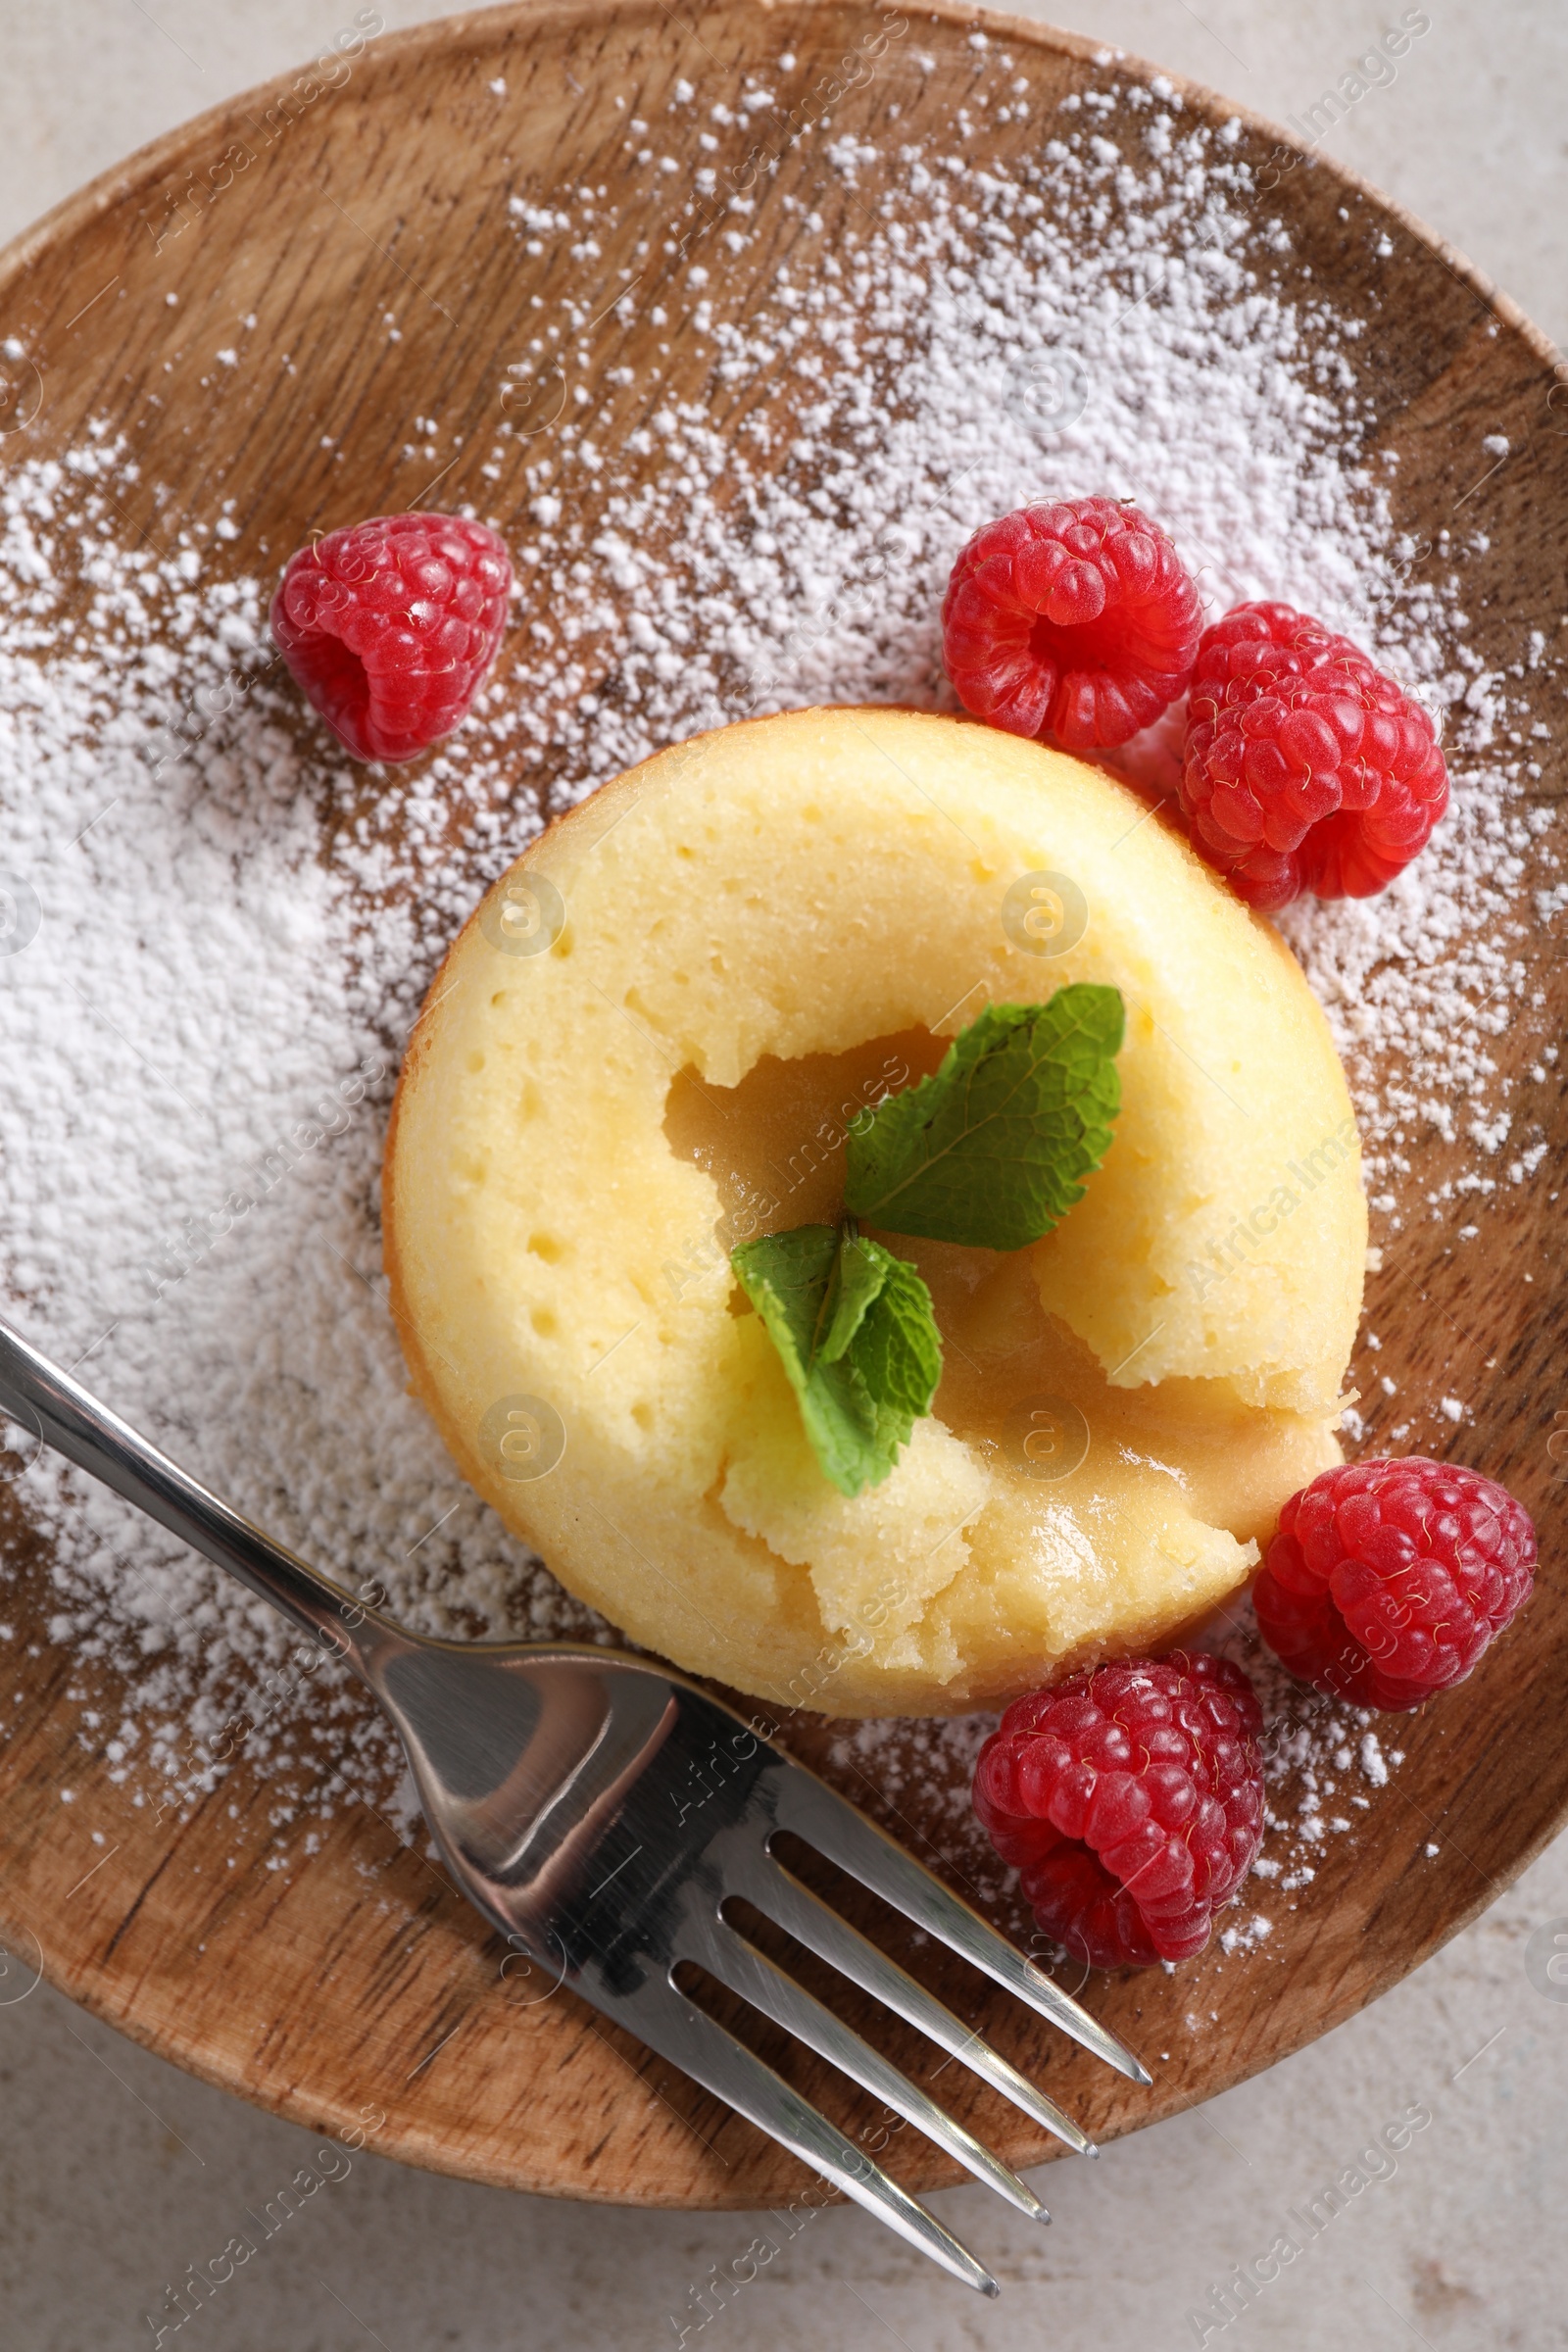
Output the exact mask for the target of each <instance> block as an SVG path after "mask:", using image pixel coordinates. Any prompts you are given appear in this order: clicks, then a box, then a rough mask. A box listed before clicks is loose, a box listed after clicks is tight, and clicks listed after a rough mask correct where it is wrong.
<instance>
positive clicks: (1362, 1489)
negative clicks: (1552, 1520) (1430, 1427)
mask: <svg viewBox="0 0 1568 2352" xmlns="http://www.w3.org/2000/svg"><path fill="white" fill-rule="evenodd" d="M1535 1569H1536V1531H1535V1529H1534V1527H1533V1526H1532V1525H1531V1523H1530V1514H1529V1513H1528V1511H1526V1509H1525V1507H1524V1505H1523V1504H1522V1503H1518V1502H1515V1500H1514V1498H1513V1496H1512V1495H1510V1494H1509V1493H1508V1491H1507V1489H1506V1488H1505V1487H1499V1486H1498V1485H1497V1483H1496V1481H1495V1479H1491V1478H1483V1477H1482V1476H1481V1473H1480V1472H1479V1471H1478V1470H1460V1469H1456V1468H1454V1467H1453V1465H1452V1464H1451V1463H1448V1462H1432V1461H1427V1460H1426V1459H1425V1458H1424V1457H1423V1456H1422V1455H1420V1454H1415V1453H1412V1454H1406V1455H1405V1456H1404V1457H1403V1458H1402V1459H1401V1460H1398V1461H1377V1462H1348V1463H1345V1464H1342V1466H1341V1467H1340V1468H1339V1469H1337V1470H1325V1471H1324V1472H1323V1473H1322V1474H1321V1476H1319V1477H1317V1478H1314V1479H1313V1481H1312V1483H1311V1485H1310V1486H1309V1487H1303V1488H1302V1490H1301V1492H1300V1494H1299V1495H1292V1497H1291V1499H1290V1501H1289V1502H1288V1503H1287V1504H1286V1505H1285V1508H1284V1510H1283V1511H1282V1512H1281V1513H1280V1530H1279V1534H1278V1535H1277V1536H1276V1537H1275V1539H1274V1541H1273V1543H1272V1544H1270V1545H1269V1553H1268V1561H1267V1564H1266V1565H1265V1567H1264V1569H1263V1573H1262V1574H1261V1576H1260V1577H1259V1578H1258V1580H1257V1583H1256V1585H1255V1586H1254V1588H1253V1598H1254V1600H1255V1602H1256V1606H1257V1622H1258V1628H1259V1631H1260V1632H1261V1633H1262V1636H1263V1639H1264V1641H1265V1642H1267V1643H1268V1645H1269V1647H1270V1649H1272V1650H1273V1651H1274V1652H1275V1653H1276V1655H1277V1656H1278V1657H1279V1658H1280V1659H1281V1660H1282V1661H1283V1663H1284V1664H1285V1665H1287V1666H1288V1667H1289V1668H1290V1670H1291V1672H1292V1674H1296V1675H1299V1676H1300V1678H1301V1680H1302V1681H1303V1682H1309V1683H1315V1684H1316V1685H1317V1686H1318V1687H1319V1689H1323V1688H1327V1689H1328V1690H1330V1691H1339V1692H1340V1693H1341V1695H1342V1696H1343V1697H1345V1698H1351V1699H1354V1700H1355V1701H1356V1703H1357V1704H1358V1705H1359V1706H1363V1707H1382V1708H1386V1709H1388V1710H1389V1711H1390V1712H1399V1711H1401V1710H1403V1709H1406V1708H1410V1707H1418V1706H1419V1705H1420V1704H1421V1701H1422V1700H1423V1699H1424V1698H1429V1697H1430V1696H1431V1695H1432V1693H1433V1691H1446V1690H1447V1689H1448V1688H1449V1686H1450V1685H1451V1684H1453V1683H1462V1682H1463V1681H1464V1678H1465V1676H1466V1675H1467V1674H1468V1673H1469V1672H1470V1671H1471V1669H1472V1667H1473V1666H1474V1665H1475V1664H1476V1662H1477V1660H1478V1659H1479V1658H1480V1656H1481V1653H1482V1651H1483V1650H1484V1649H1485V1648H1486V1646H1487V1643H1488V1642H1490V1641H1491V1640H1492V1637H1493V1635H1494V1634H1500V1633H1501V1631H1502V1629H1503V1627H1504V1626H1505V1625H1506V1624H1507V1623H1508V1622H1509V1620H1510V1618H1511V1617H1512V1616H1513V1615H1514V1613H1515V1611H1516V1610H1517V1609H1518V1608H1519V1607H1520V1606H1521V1605H1522V1604H1523V1602H1524V1600H1525V1598H1526V1596H1527V1595H1528V1593H1529V1591H1530V1587H1531V1584H1532V1583H1533V1581H1534V1578H1535Z"/></svg>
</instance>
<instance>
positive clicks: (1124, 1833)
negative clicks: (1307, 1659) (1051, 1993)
mask: <svg viewBox="0 0 1568 2352" xmlns="http://www.w3.org/2000/svg"><path fill="white" fill-rule="evenodd" d="M1261 1728H1262V1713H1261V1710H1260V1709H1259V1707H1258V1703H1257V1698H1256V1696H1255V1694H1254V1692H1253V1690H1252V1686H1251V1684H1250V1682H1249V1681H1248V1679H1247V1677H1246V1675H1245V1674H1244V1673H1243V1672H1242V1670H1241V1668H1240V1667H1239V1666H1233V1665H1232V1664H1231V1663H1230V1661H1229V1659H1227V1658H1212V1657H1209V1656H1207V1655H1206V1654H1205V1653H1204V1652H1202V1651H1201V1650H1200V1651H1187V1650H1180V1649H1175V1650H1172V1651H1171V1653H1170V1655H1169V1656H1168V1657H1165V1658H1157V1659H1156V1658H1138V1659H1133V1660H1130V1661H1128V1662H1127V1663H1125V1664H1122V1665H1115V1666H1099V1667H1097V1668H1096V1669H1095V1671H1094V1672H1093V1673H1092V1674H1075V1675H1074V1676H1073V1677H1072V1678H1071V1680H1070V1681H1068V1682H1065V1683H1060V1684H1058V1685H1057V1686H1056V1687H1055V1689H1054V1690H1050V1691H1035V1692H1034V1694H1033V1695H1032V1696H1031V1697H1029V1698H1020V1699H1015V1700H1014V1701H1013V1703H1012V1705H1011V1706H1010V1707H1009V1708H1008V1709H1007V1711H1006V1713H1005V1715H1004V1717H1003V1718H1002V1722H1001V1725H1000V1727H999V1728H998V1730H997V1731H996V1732H994V1733H993V1734H992V1736H991V1738H990V1739H989V1740H987V1741H986V1743H985V1745H984V1747H983V1748H982V1749H981V1750H980V1757H979V1761H978V1763H977V1764H976V1766H975V1774H974V1809H975V1812H976V1813H977V1814H978V1815H979V1818H980V1823H981V1826H982V1828H983V1829H985V1830H986V1832H987V1833H988V1834H989V1836H990V1838H991V1841H992V1843H993V1845H995V1847H996V1849H997V1851H998V1853H999V1854H1000V1855H1001V1856H1002V1859H1003V1860H1004V1862H1010V1863H1013V1864H1015V1865H1016V1867H1017V1868H1018V1870H1019V1871H1020V1872H1021V1874H1022V1879H1023V1890H1024V1893H1025V1895H1026V1896H1027V1897H1028V1899H1029V1901H1030V1902H1031V1903H1032V1904H1033V1905H1034V1913H1035V1917H1036V1919H1037V1920H1038V1921H1039V1923H1040V1925H1041V1927H1042V1928H1043V1929H1044V1930H1045V1932H1046V1934H1047V1935H1048V1936H1054V1937H1055V1939H1056V1941H1057V1942H1058V1943H1062V1944H1065V1945H1066V1947H1067V1949H1068V1950H1069V1951H1071V1952H1075V1953H1076V1954H1077V1955H1078V1956H1079V1958H1080V1959H1084V1960H1087V1961H1089V1962H1090V1963H1091V1965H1092V1966H1094V1967H1096V1968H1121V1967H1124V1966H1127V1965H1129V1964H1131V1965H1132V1966H1133V1967H1142V1968H1147V1967H1148V1966H1149V1965H1150V1964H1151V1963H1152V1962H1153V1961H1155V1960H1186V1959H1189V1958H1191V1956H1192V1954H1193V1953H1195V1952H1201V1950H1202V1948H1203V1946H1204V1944H1205V1943H1206V1942H1207V1941H1208V1931H1209V1924H1210V1920H1211V1918H1212V1914H1213V1912H1214V1910H1215V1907H1216V1906H1217V1905H1218V1904H1220V1903H1222V1902H1223V1901H1224V1900H1225V1898H1226V1896H1227V1895H1229V1894H1232V1893H1234V1891H1235V1889H1236V1888H1237V1887H1239V1886H1240V1885H1241V1883H1242V1881H1243V1879H1245V1878H1246V1876H1247V1874H1248V1872H1249V1871H1250V1869H1251V1867H1252V1862H1253V1858H1254V1857H1255V1855H1256V1853H1257V1848H1258V1843H1259V1840H1260V1839H1261V1838H1262V1835H1263V1763H1262V1756H1261V1753H1260V1751H1259V1748H1258V1743H1257V1736H1258V1733H1259V1731H1260V1730H1261Z"/></svg>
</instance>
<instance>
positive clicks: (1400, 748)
mask: <svg viewBox="0 0 1568 2352" xmlns="http://www.w3.org/2000/svg"><path fill="white" fill-rule="evenodd" d="M1181 803H1182V808H1183V809H1184V810H1185V811H1186V814H1187V817H1188V820H1189V822H1190V824H1191V826H1192V830H1193V837H1194V840H1195V842H1196V844H1197V846H1198V848H1199V849H1200V850H1201V852H1202V854H1203V856H1204V857H1205V858H1207V859H1208V861H1209V863H1210V864H1211V865H1215V866H1218V868H1219V870H1220V872H1221V873H1223V874H1225V875H1228V877H1229V879H1230V881H1231V883H1232V884H1233V885H1234V887H1235V889H1236V890H1237V892H1238V893H1239V895H1240V896H1241V897H1242V898H1244V899H1245V900H1246V901H1247V903H1248V905H1249V906H1250V907H1285V906H1288V905H1289V904H1290V902H1291V900H1292V899H1298V898H1299V897H1300V895H1301V893H1302V891H1304V890H1311V891H1315V892H1316V893H1317V896H1318V897H1319V898H1320V899H1365V898H1370V897H1371V895H1372V893H1373V892H1374V891H1378V890H1383V889H1385V888H1386V887H1387V886H1388V884H1389V883H1390V882H1392V881H1393V879H1394V877H1395V875H1396V874H1397V873H1398V871H1399V869H1400V868H1401V866H1405V865H1408V864H1409V862H1410V859H1411V858H1413V857H1414V856H1415V854H1416V852H1417V851H1418V850H1421V849H1424V848H1425V847H1426V844H1427V841H1428V839H1429V838H1430V836H1431V833H1432V828H1433V826H1434V825H1435V824H1436V823H1437V821H1438V819H1439V817H1440V816H1441V815H1442V814H1443V811H1444V809H1446V807H1447V805H1448V772H1447V769H1446V767H1445V765H1444V762H1443V754H1442V753H1441V752H1440V751H1439V749H1438V746H1437V743H1436V741H1435V739H1434V736H1433V731H1432V721H1431V719H1430V718H1429V717H1428V716H1427V714H1426V712H1425V711H1423V710H1422V709H1421V708H1420V706H1419V704H1416V703H1412V702H1411V701H1410V699H1409V697H1408V695H1405V694H1402V693H1401V692H1400V690H1399V688H1398V687H1397V686H1396V684H1395V683H1394V680H1393V679H1392V678H1388V677H1385V676H1384V674H1383V672H1382V670H1380V669H1379V668H1378V667H1377V664H1376V663H1375V662H1369V661H1368V659H1367V657H1366V655H1365V654H1363V653H1362V652H1361V651H1360V649H1359V648H1358V647H1356V646H1354V645H1352V644H1351V643H1350V640H1349V639H1348V637H1337V636H1336V635H1335V634H1334V632H1333V631H1332V629H1326V628H1324V626H1323V624H1322V622H1321V621H1317V620H1313V619H1312V618H1311V617H1310V616H1309V614H1307V613H1298V612H1297V611H1295V609H1294V608H1293V607H1292V606H1290V605H1237V606H1236V607H1235V609H1234V611H1232V612H1230V613H1226V615H1225V617H1224V619H1223V620H1218V621H1216V622H1215V623H1214V625H1213V627H1212V628H1210V629H1205V630H1204V631H1203V637H1202V643H1201V645H1200V646H1199V649H1198V662H1197V666H1196V668H1195V669H1194V671H1193V684H1192V693H1191V696H1190V699H1189V701H1188V706H1187V746H1186V753H1185V757H1184V760H1183V767H1182V782H1181Z"/></svg>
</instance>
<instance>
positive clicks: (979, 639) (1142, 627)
mask: <svg viewBox="0 0 1568 2352" xmlns="http://www.w3.org/2000/svg"><path fill="white" fill-rule="evenodd" d="M1201 626H1202V616H1201V612H1200V609H1199V603H1198V591H1197V589H1196V588H1195V587H1194V586H1193V583H1192V581H1191V580H1190V579H1189V577H1188V575H1187V572H1186V569H1185V568H1184V566H1183V564H1182V562H1181V559H1180V557H1179V556H1178V555H1177V553H1176V550H1175V549H1174V548H1173V547H1172V545H1171V543H1170V541H1169V540H1168V539H1167V538H1166V536H1165V534H1164V532H1163V531H1161V530H1159V529H1158V528H1157V527H1156V526H1155V524H1153V523H1152V522H1150V521H1149V520H1148V518H1147V517H1146V516H1145V515H1140V514H1139V512H1138V509H1137V508H1136V507H1123V506H1118V505H1117V503H1116V501H1115V500H1114V499H1110V498H1075V499H1069V500H1067V501H1065V502H1064V503H1063V504H1062V505H1060V506H1054V507H1020V508H1019V510H1018V512H1017V513H1016V514H1015V515H1004V516H1003V518H1002V520H1001V521H1000V522H989V523H987V524H986V526H985V528H984V530H980V531H976V533H975V535H974V537H973V538H972V539H971V540H970V541H969V542H968V544H967V546H966V547H964V548H962V549H961V550H960V551H959V555H958V560H957V562H956V564H955V565H954V566H953V576H952V578H951V579H950V580H949V582H948V593H947V599H946V602H945V603H944V605H943V607H942V650H943V654H944V656H945V658H946V661H947V665H948V675H949V677H951V678H952V680H953V683H954V686H955V688H956V692H957V696H958V700H959V702H960V703H962V705H963V707H964V709H965V710H966V711H973V712H974V714H975V716H976V718H985V719H989V720H990V722H991V724H992V725H993V726H995V727H1005V728H1006V730H1007V732H1008V733H1009V734H1010V735H1033V736H1041V735H1047V734H1049V735H1052V736H1054V738H1055V740H1056V741H1057V743H1060V744H1064V745H1066V747H1067V748H1068V749H1069V750H1071V751H1084V750H1088V749H1090V748H1092V747H1093V746H1094V745H1096V744H1114V743H1125V742H1126V741H1127V740H1128V738H1129V737H1130V736H1133V735H1136V734H1138V732H1139V731H1140V729H1141V728H1144V727H1147V726H1148V725H1149V724H1150V723H1151V721H1152V720H1153V719H1156V718H1157V717H1158V716H1159V714H1160V712H1161V711H1163V710H1164V709H1165V707H1166V705H1167V704H1168V703H1173V702H1174V701H1175V699H1176V697H1177V696H1178V695H1179V694H1180V693H1181V691H1182V689H1183V687H1184V686H1185V685H1186V683H1187V680H1188V676H1189V674H1190V672H1191V670H1192V666H1193V656H1194V654H1195V653H1196V652H1197V650H1198V636H1199V631H1200V629H1201Z"/></svg>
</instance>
